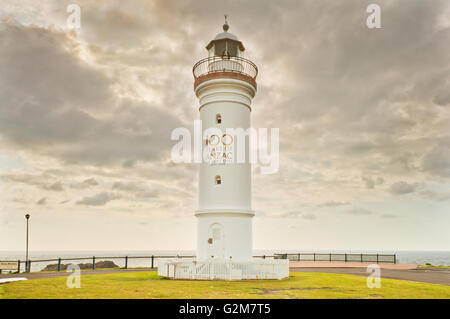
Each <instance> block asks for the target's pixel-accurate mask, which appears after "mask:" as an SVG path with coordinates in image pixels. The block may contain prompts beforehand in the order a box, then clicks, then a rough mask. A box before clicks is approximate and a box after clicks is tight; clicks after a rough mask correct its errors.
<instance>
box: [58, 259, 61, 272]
mask: <svg viewBox="0 0 450 319" xmlns="http://www.w3.org/2000/svg"><path fill="white" fill-rule="evenodd" d="M58 271H61V257H59V258H58Z"/></svg>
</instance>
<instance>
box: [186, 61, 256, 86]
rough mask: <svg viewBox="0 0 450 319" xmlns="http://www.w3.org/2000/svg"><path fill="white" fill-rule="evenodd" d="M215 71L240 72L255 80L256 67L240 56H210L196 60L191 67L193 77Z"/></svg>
mask: <svg viewBox="0 0 450 319" xmlns="http://www.w3.org/2000/svg"><path fill="white" fill-rule="evenodd" d="M217 72H231V73H237V74H242V75H245V76H248V77H250V78H251V79H252V80H256V76H257V75H258V67H257V66H256V65H255V63H253V62H252V61H250V60H247V59H244V58H241V57H234V56H232V57H227V56H224V57H220V56H212V57H208V58H205V59H202V60H200V61H198V62H197V63H196V64H195V65H194V67H193V69H192V73H193V74H194V79H195V80H197V79H198V78H199V77H201V76H204V75H208V74H211V73H217Z"/></svg>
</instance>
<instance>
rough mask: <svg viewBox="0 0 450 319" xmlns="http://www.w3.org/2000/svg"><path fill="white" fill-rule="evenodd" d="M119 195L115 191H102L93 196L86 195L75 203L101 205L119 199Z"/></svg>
mask: <svg viewBox="0 0 450 319" xmlns="http://www.w3.org/2000/svg"><path fill="white" fill-rule="evenodd" d="M120 197H121V196H120V195H118V194H115V193H108V192H102V193H98V194H96V195H93V196H87V197H84V198H82V199H81V200H79V201H77V202H76V204H77V205H86V206H103V205H105V204H107V203H108V202H110V201H112V200H115V199H119V198H120Z"/></svg>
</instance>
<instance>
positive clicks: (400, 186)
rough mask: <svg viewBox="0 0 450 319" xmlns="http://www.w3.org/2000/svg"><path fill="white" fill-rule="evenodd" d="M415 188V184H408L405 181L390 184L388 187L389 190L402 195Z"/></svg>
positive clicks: (411, 191)
mask: <svg viewBox="0 0 450 319" xmlns="http://www.w3.org/2000/svg"><path fill="white" fill-rule="evenodd" d="M416 188H417V185H416V184H408V183H407V182H404V181H400V182H396V183H394V184H392V185H391V186H390V187H389V192H390V193H391V194H395V195H404V194H409V193H413V192H414V191H415V190H416Z"/></svg>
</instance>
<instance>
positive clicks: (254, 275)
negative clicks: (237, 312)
mask: <svg viewBox="0 0 450 319" xmlns="http://www.w3.org/2000/svg"><path fill="white" fill-rule="evenodd" d="M158 275H160V276H163V277H168V278H171V279H190V280H244V279H284V278H288V277H289V260H286V259H268V260H265V259H254V260H251V261H242V262H239V261H229V260H208V261H186V260H170V261H162V262H160V264H159V265H158Z"/></svg>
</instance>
